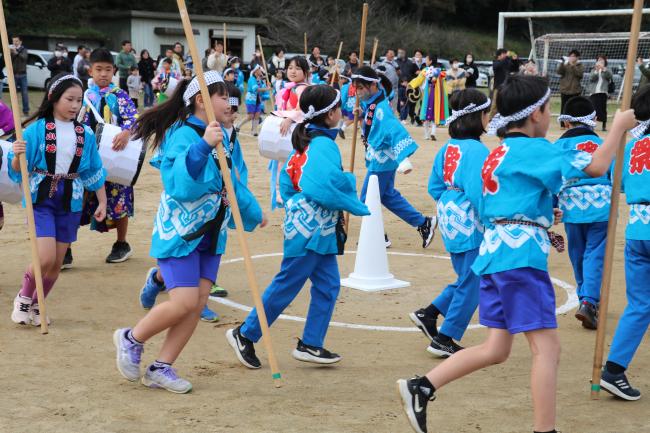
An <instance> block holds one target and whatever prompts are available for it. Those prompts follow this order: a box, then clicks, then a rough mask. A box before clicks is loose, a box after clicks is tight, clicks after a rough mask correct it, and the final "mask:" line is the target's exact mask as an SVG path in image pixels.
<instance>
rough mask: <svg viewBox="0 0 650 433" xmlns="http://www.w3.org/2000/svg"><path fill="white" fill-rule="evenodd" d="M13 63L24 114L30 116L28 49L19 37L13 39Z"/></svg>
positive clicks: (11, 46)
mask: <svg viewBox="0 0 650 433" xmlns="http://www.w3.org/2000/svg"><path fill="white" fill-rule="evenodd" d="M11 41H12V44H11V45H10V46H9V49H10V50H11V62H12V64H13V66H14V78H15V80H16V90H20V93H21V95H22V100H23V114H24V115H25V116H27V115H28V114H29V91H28V89H27V56H28V51H27V48H25V46H24V45H23V41H22V39H20V37H19V36H14V37H13V38H12V40H11Z"/></svg>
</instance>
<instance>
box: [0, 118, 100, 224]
mask: <svg viewBox="0 0 650 433" xmlns="http://www.w3.org/2000/svg"><path fill="white" fill-rule="evenodd" d="M45 123H46V121H45V119H43V118H41V119H38V120H37V121H35V122H34V123H32V124H31V125H29V126H28V127H27V128H25V131H24V132H23V139H24V140H25V142H26V143H27V150H26V152H25V157H26V158H27V171H28V172H29V189H30V191H31V193H32V203H35V202H36V199H37V197H38V186H39V185H40V184H41V182H42V181H43V179H44V178H45V176H44V175H42V174H39V173H34V170H35V169H38V170H42V171H47V162H46V159H45V133H46V131H45ZM83 128H84V147H83V153H82V154H81V161H80V163H79V169H78V170H77V173H79V177H78V178H76V179H73V180H72V199H71V201H70V211H71V212H80V211H81V209H82V207H83V196H84V189H87V190H88V191H97V190H99V189H100V188H102V187H103V186H104V181H105V180H106V170H104V168H103V166H102V160H101V158H100V157H99V152H98V151H97V143H96V141H95V134H93V132H92V131H91V129H90V128H89V127H87V126H84V127H83ZM14 158H15V155H14V153H13V151H11V152H9V154H8V155H7V163H8V164H9V167H8V174H9V177H10V178H11V180H13V181H14V182H16V183H20V182H21V181H22V176H21V175H20V171H14V170H13V169H12V168H11V161H12V160H13V159H14ZM24 205H25V199H24V198H23V206H24Z"/></svg>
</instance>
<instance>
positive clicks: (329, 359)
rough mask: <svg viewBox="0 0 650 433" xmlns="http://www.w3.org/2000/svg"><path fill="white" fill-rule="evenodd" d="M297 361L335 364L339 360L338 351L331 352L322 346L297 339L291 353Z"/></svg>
mask: <svg viewBox="0 0 650 433" xmlns="http://www.w3.org/2000/svg"><path fill="white" fill-rule="evenodd" d="M291 356H293V357H294V358H295V359H297V360H298V361H303V362H313V363H315V364H335V363H337V362H339V361H340V360H341V356H340V355H339V354H338V353H332V352H330V351H329V350H327V349H324V348H322V347H316V346H310V345H308V344H305V343H303V342H302V340H301V339H298V346H297V347H296V348H295V349H294V351H293V352H292V353H291Z"/></svg>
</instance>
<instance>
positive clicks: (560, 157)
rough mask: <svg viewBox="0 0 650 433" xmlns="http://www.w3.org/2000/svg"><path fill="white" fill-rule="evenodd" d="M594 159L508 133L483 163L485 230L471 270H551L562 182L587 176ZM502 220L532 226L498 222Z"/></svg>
mask: <svg viewBox="0 0 650 433" xmlns="http://www.w3.org/2000/svg"><path fill="white" fill-rule="evenodd" d="M591 159H592V156H591V154H589V153H587V152H583V151H580V150H575V149H569V150H566V149H562V148H560V147H559V146H555V145H553V144H552V143H551V142H549V141H548V140H546V139H544V138H530V137H527V136H525V135H524V134H519V133H516V134H509V135H508V136H506V138H505V140H504V141H503V143H502V144H501V146H499V147H497V148H496V149H494V150H493V151H492V152H490V154H489V156H488V157H487V159H486V160H485V163H484V164H483V170H482V173H481V176H482V179H483V201H482V202H481V207H480V208H479V215H480V217H481V222H482V223H483V225H484V226H485V233H484V235H483V242H482V243H481V246H480V249H479V256H478V258H477V259H476V261H475V262H474V265H473V266H472V270H474V272H475V273H476V274H478V275H484V274H492V273H496V272H502V271H507V270H511V269H517V268H523V267H532V268H535V269H539V270H542V271H546V270H547V259H548V253H549V250H550V246H551V245H550V240H549V237H548V233H547V230H548V229H549V228H550V227H551V226H552V225H553V219H554V217H553V201H554V196H555V195H556V194H558V193H559V192H560V190H561V189H562V185H563V179H566V180H569V181H571V182H573V181H574V180H575V179H580V178H585V177H587V175H586V174H585V173H584V172H583V171H582V170H584V168H585V167H587V166H588V165H589V164H590V163H591ZM499 220H516V221H526V222H532V223H535V224H538V225H540V226H541V227H536V226H531V225H521V224H506V225H502V224H496V222H497V221H499Z"/></svg>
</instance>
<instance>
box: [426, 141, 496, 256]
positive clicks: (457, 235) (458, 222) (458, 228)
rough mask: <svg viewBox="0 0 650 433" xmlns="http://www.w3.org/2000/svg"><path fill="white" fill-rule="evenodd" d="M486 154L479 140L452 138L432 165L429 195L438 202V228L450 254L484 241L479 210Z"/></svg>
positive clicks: (464, 250) (476, 245)
mask: <svg viewBox="0 0 650 433" xmlns="http://www.w3.org/2000/svg"><path fill="white" fill-rule="evenodd" d="M488 154H489V151H488V149H487V147H485V145H484V144H483V143H481V142H480V141H479V140H475V139H455V138H452V139H450V140H449V141H448V142H447V143H446V144H445V145H444V146H443V147H442V148H441V149H440V151H439V152H438V154H437V155H436V158H435V160H434V162H433V168H432V170H431V176H430V177H429V194H431V197H433V199H434V200H436V202H437V213H438V228H439V230H440V233H441V234H442V240H443V242H444V244H445V248H446V249H447V251H449V252H450V253H463V252H466V251H470V250H473V249H475V248H478V247H479V245H480V244H481V241H482V240H483V226H482V225H481V222H480V219H479V215H478V209H479V208H480V204H481V201H482V198H483V191H482V189H483V184H482V182H481V169H482V167H483V162H484V161H485V158H487V156H488Z"/></svg>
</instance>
